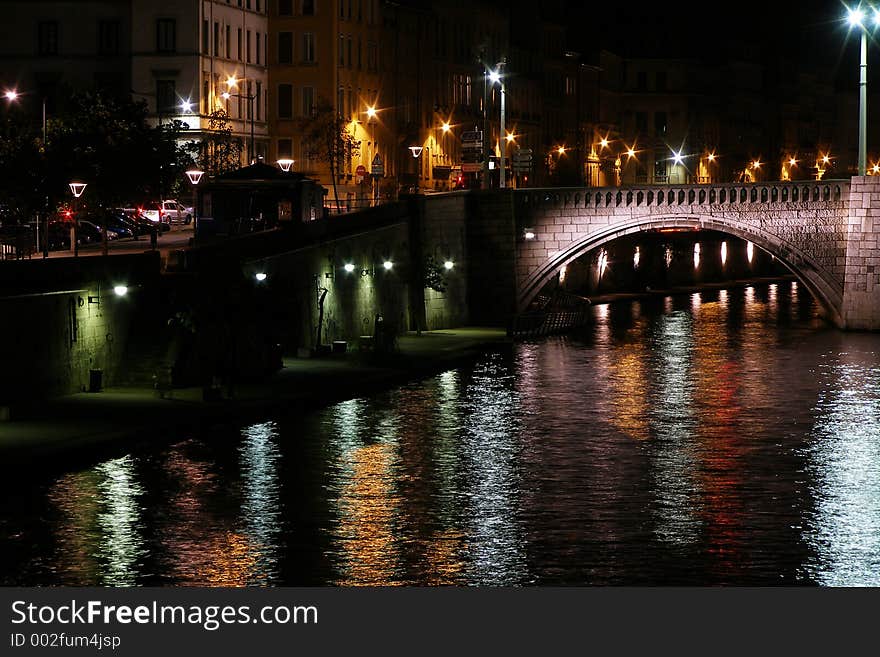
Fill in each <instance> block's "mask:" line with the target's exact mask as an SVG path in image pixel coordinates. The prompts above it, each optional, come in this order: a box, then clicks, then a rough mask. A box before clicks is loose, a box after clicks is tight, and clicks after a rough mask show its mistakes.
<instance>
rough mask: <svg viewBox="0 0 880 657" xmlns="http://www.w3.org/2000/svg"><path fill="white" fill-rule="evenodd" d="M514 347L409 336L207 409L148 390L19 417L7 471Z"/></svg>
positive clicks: (179, 392)
mask: <svg viewBox="0 0 880 657" xmlns="http://www.w3.org/2000/svg"><path fill="white" fill-rule="evenodd" d="M505 344H509V339H508V338H507V336H506V333H505V331H503V330H501V329H495V328H477V327H466V328H457V329H450V330H445V331H428V332H423V333H422V334H421V335H416V334H415V333H408V334H405V335H402V336H400V337H399V340H398V349H397V351H396V352H394V353H390V354H373V353H352V352H349V353H345V354H338V355H333V356H328V357H324V358H309V359H299V358H285V359H284V367H283V368H282V369H281V370H279V371H278V372H276V373H275V374H274V375H273V376H272V377H270V378H268V379H266V380H264V381H260V382H247V383H239V384H236V385H235V386H234V388H233V389H232V390H231V391H230V390H229V389H223V390H221V394H222V398H220V399H216V400H210V401H205V400H204V395H203V389H202V388H200V387H189V388H177V389H173V390H169V391H167V392H165V393H163V394H162V395H161V396H160V394H159V393H158V392H157V391H156V390H154V389H151V388H145V387H111V388H107V389H105V390H103V391H101V392H97V393H78V394H74V395H67V396H63V397H57V398H53V399H50V400H46V401H41V402H39V403H38V404H35V405H30V406H25V407H19V408H16V409H13V413H12V417H11V418H10V419H9V420H8V421H5V422H0V468H2V469H4V470H7V472H12V471H19V472H25V471H31V470H33V469H34V468H39V467H52V465H53V463H54V464H55V465H56V466H57V463H58V462H59V461H62V460H63V461H64V462H68V461H70V460H89V459H93V458H94V457H95V455H96V454H104V453H106V452H108V451H113V450H119V449H123V448H125V447H127V446H130V445H131V444H132V443H137V442H151V441H155V442H164V441H167V440H170V439H173V438H174V437H176V436H180V435H182V434H185V433H186V432H195V431H210V429H211V427H212V426H215V425H218V424H223V423H236V422H247V421H249V420H253V419H256V418H259V417H265V416H267V415H271V414H281V413H305V412H308V411H310V410H313V409H316V408H320V407H322V406H324V405H327V404H331V403H334V402H338V401H343V400H346V399H351V398H355V397H360V396H366V395H370V394H372V393H374V392H377V391H379V390H382V389H385V388H388V387H391V386H394V385H399V384H402V383H405V382H407V381H410V380H413V379H417V378H420V377H424V376H429V375H431V374H434V373H437V372H441V371H443V370H444V369H446V368H448V367H453V366H455V365H457V364H459V363H461V362H464V361H467V360H469V359H472V358H475V357H477V356H479V355H480V354H482V353H484V352H485V351H486V350H487V349H491V348H498V347H501V346H503V345H505Z"/></svg>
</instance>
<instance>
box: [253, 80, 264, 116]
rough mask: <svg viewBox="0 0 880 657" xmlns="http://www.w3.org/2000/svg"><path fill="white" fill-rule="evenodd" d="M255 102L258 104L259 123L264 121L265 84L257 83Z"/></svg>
mask: <svg viewBox="0 0 880 657" xmlns="http://www.w3.org/2000/svg"><path fill="white" fill-rule="evenodd" d="M255 95H256V98H254V102H255V103H256V104H257V121H262V120H263V83H262V82H257V93H256V94H255Z"/></svg>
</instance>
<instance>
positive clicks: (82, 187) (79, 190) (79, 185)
mask: <svg viewBox="0 0 880 657" xmlns="http://www.w3.org/2000/svg"><path fill="white" fill-rule="evenodd" d="M87 184H88V183H84V182H79V181H76V180H74V181H72V182H70V183H68V185H67V186H68V187H70V193H71V194H73V239H72V242H73V255H74V257H77V256H79V215H78V214H77V213H78V211H79V208H78V200H79V197H80V196H82V195H83V192H84V191H86V186H87ZM104 236H105V243H106V232H105V233H104Z"/></svg>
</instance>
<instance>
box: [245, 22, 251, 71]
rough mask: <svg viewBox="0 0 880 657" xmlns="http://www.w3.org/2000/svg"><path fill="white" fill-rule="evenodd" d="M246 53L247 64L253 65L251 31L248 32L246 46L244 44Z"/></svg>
mask: <svg viewBox="0 0 880 657" xmlns="http://www.w3.org/2000/svg"><path fill="white" fill-rule="evenodd" d="M244 52H245V59H246V60H247V63H248V64H250V63H251V31H250V30H248V31H247V37H246V39H245V44H244Z"/></svg>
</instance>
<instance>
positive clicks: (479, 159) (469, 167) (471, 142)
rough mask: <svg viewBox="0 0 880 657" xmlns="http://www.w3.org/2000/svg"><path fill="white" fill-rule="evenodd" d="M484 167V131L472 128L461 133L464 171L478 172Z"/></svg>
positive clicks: (462, 166) (462, 167)
mask: <svg viewBox="0 0 880 657" xmlns="http://www.w3.org/2000/svg"><path fill="white" fill-rule="evenodd" d="M482 169H483V133H482V132H481V131H480V130H470V131H467V132H463V133H461V170H462V173H476V172H478V171H482Z"/></svg>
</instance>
